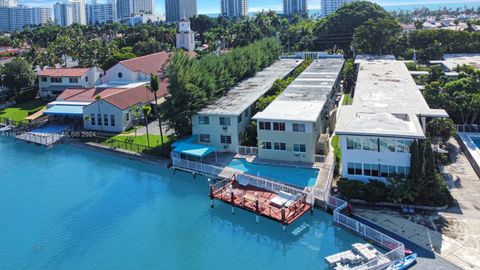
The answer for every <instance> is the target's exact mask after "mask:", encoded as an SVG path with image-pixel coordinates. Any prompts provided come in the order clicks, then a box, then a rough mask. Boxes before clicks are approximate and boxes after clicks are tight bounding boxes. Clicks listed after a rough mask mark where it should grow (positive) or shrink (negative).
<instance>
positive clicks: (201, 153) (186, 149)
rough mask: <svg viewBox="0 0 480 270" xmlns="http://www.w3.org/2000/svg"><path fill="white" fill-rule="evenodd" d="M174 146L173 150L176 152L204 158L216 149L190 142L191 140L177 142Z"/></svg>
mask: <svg viewBox="0 0 480 270" xmlns="http://www.w3.org/2000/svg"><path fill="white" fill-rule="evenodd" d="M173 147H174V148H173V152H175V153H179V154H184V155H188V156H194V157H199V158H203V157H205V156H207V155H208V154H211V153H213V152H215V151H216V148H215V147H211V146H206V145H201V144H195V143H189V142H177V144H176V145H175V146H173Z"/></svg>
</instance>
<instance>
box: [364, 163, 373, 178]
mask: <svg viewBox="0 0 480 270" xmlns="http://www.w3.org/2000/svg"><path fill="white" fill-rule="evenodd" d="M363 175H366V176H372V165H371V164H363Z"/></svg>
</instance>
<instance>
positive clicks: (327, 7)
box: [321, 0, 355, 17]
mask: <svg viewBox="0 0 480 270" xmlns="http://www.w3.org/2000/svg"><path fill="white" fill-rule="evenodd" d="M353 1H355V0H322V2H321V15H322V17H325V16H328V15H330V14H332V13H334V12H335V11H336V10H337V9H339V8H340V7H341V6H342V5H343V4H347V3H351V2H353Z"/></svg>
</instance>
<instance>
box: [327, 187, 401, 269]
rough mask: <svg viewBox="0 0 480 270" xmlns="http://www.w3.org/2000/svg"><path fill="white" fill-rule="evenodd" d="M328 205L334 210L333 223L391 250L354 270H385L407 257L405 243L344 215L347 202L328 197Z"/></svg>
mask: <svg viewBox="0 0 480 270" xmlns="http://www.w3.org/2000/svg"><path fill="white" fill-rule="evenodd" d="M327 203H328V205H330V206H332V207H333V208H334V210H333V221H334V222H335V223H338V224H340V225H342V226H344V227H346V228H348V229H349V230H351V231H353V232H355V233H357V234H358V235H360V236H361V237H363V238H364V239H367V240H371V241H373V242H375V243H376V244H377V245H379V246H381V247H383V248H385V249H387V250H390V251H389V252H387V253H385V254H382V255H381V256H379V257H377V258H376V259H374V260H371V261H369V262H367V263H365V264H363V265H361V266H358V267H355V268H353V269H369V270H370V269H372V270H377V269H385V268H386V267H387V266H388V265H390V264H392V262H394V261H396V260H398V259H402V258H403V257H404V256H405V247H404V245H403V243H401V242H399V241H397V240H395V239H393V238H391V237H390V236H387V235H385V234H383V233H381V232H379V231H377V230H375V229H372V228H370V227H369V226H367V225H364V224H362V223H361V222H359V221H357V220H354V219H352V218H350V217H348V216H346V215H344V214H342V213H341V212H342V210H344V209H345V208H347V206H348V204H347V202H345V201H343V200H341V199H338V198H336V197H332V196H328V202H327Z"/></svg>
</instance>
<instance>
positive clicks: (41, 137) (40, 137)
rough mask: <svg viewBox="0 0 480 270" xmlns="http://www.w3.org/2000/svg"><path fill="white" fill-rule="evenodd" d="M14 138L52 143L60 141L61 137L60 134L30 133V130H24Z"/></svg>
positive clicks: (45, 143) (43, 143) (37, 142)
mask: <svg viewBox="0 0 480 270" xmlns="http://www.w3.org/2000/svg"><path fill="white" fill-rule="evenodd" d="M15 138H17V139H20V140H24V141H28V142H33V143H36V144H42V145H46V146H49V145H52V144H54V143H56V142H58V141H60V140H61V139H62V138H63V135H62V134H41V133H32V132H24V133H20V134H18V135H16V136H15Z"/></svg>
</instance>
